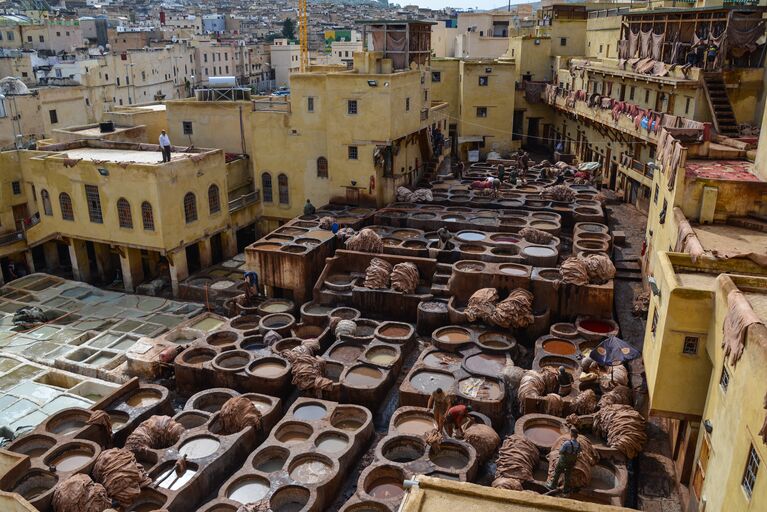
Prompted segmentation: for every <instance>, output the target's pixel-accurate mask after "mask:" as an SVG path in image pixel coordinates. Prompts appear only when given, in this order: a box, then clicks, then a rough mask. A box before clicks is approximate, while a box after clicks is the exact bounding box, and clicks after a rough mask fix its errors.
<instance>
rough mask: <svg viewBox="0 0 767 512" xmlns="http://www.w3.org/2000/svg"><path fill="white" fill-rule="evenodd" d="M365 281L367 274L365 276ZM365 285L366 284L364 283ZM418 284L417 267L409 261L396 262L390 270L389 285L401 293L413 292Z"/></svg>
mask: <svg viewBox="0 0 767 512" xmlns="http://www.w3.org/2000/svg"><path fill="white" fill-rule="evenodd" d="M365 283H367V274H366V277H365ZM365 286H367V284H366V285H365ZM417 286H418V267H416V266H415V265H413V264H412V263H410V262H404V263H397V264H396V265H394V268H393V269H392V271H391V287H392V289H394V290H395V291H398V292H402V293H413V292H414V291H415V289H416V287H417Z"/></svg>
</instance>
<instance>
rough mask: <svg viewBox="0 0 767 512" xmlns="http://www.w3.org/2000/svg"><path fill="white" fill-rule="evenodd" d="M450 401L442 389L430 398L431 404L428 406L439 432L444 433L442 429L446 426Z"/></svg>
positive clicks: (435, 391) (438, 389)
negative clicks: (446, 414)
mask: <svg viewBox="0 0 767 512" xmlns="http://www.w3.org/2000/svg"><path fill="white" fill-rule="evenodd" d="M448 405H449V401H448V398H447V395H446V394H445V392H444V391H442V388H437V389H435V390H434V392H433V393H432V394H431V396H430V397H429V403H428V404H427V405H426V407H427V408H428V409H430V410H431V412H432V414H433V415H434V422H435V423H436V424H437V431H438V432H440V433H442V429H443V427H444V426H445V413H446V412H447V406H448Z"/></svg>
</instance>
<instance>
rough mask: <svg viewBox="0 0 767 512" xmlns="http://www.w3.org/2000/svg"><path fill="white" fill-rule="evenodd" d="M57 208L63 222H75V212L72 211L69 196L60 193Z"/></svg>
mask: <svg viewBox="0 0 767 512" xmlns="http://www.w3.org/2000/svg"><path fill="white" fill-rule="evenodd" d="M59 206H60V207H61V218H62V219H64V220H75V212H74V210H73V209H72V198H71V197H69V194H67V193H66V192H62V193H61V194H59Z"/></svg>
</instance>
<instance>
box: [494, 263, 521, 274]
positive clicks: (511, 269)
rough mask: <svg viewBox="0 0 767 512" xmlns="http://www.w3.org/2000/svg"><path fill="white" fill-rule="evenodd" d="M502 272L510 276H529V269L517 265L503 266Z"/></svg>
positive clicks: (501, 267)
mask: <svg viewBox="0 0 767 512" xmlns="http://www.w3.org/2000/svg"><path fill="white" fill-rule="evenodd" d="M499 268H500V270H501V272H503V273H504V274H508V275H510V276H526V275H527V269H526V268H525V267H523V266H521V265H520V266H517V265H508V264H506V265H501V266H500V267H499Z"/></svg>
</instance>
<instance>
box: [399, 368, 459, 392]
mask: <svg viewBox="0 0 767 512" xmlns="http://www.w3.org/2000/svg"><path fill="white" fill-rule="evenodd" d="M453 382H455V379H454V378H453V377H452V376H451V375H446V374H444V373H437V372H429V371H424V372H418V373H416V374H415V375H414V376H413V378H412V379H410V384H412V386H413V387H414V388H416V389H418V390H419V391H423V392H424V393H428V394H431V393H432V392H433V391H435V390H436V389H437V388H442V390H443V391H444V390H448V389H450V386H452V385H453Z"/></svg>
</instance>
